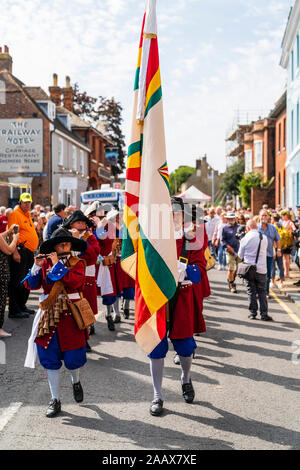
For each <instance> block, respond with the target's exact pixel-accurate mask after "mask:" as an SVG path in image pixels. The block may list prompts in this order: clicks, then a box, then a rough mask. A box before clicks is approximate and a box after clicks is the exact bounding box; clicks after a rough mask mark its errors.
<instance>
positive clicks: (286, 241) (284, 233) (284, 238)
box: [277, 227, 294, 250]
mask: <svg viewBox="0 0 300 470" xmlns="http://www.w3.org/2000/svg"><path fill="white" fill-rule="evenodd" d="M277 230H278V232H279V235H280V239H281V241H280V246H281V249H282V250H286V249H287V248H291V247H292V246H293V243H294V236H293V232H291V230H288V229H286V228H284V227H277Z"/></svg>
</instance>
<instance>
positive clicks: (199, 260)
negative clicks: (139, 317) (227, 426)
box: [148, 198, 208, 416]
mask: <svg viewBox="0 0 300 470" xmlns="http://www.w3.org/2000/svg"><path fill="white" fill-rule="evenodd" d="M172 210H173V218H174V227H175V238H176V246H177V255H178V274H179V285H178V288H177V291H176V294H175V296H174V297H173V299H171V301H170V302H169V305H168V310H169V315H170V318H169V322H168V324H167V329H168V330H169V331H168V336H169V338H170V340H171V342H172V343H173V346H174V349H175V351H176V353H177V354H178V356H179V359H180V366H181V386H182V394H183V398H184V400H185V402H186V403H192V402H193V400H194V397H195V392H194V388H193V384H192V380H191V373H190V371H191V365H192V358H193V353H194V350H195V349H196V347H197V345H196V342H195V340H194V337H193V335H194V333H199V332H203V331H205V322H204V318H203V314H202V308H203V291H202V289H201V287H200V285H201V282H202V278H203V277H205V275H206V261H205V260H204V259H203V246H201V245H199V241H197V237H196V232H195V227H194V224H192V221H193V220H194V219H195V217H194V215H193V214H192V212H189V211H188V210H187V208H186V207H185V204H184V203H183V200H182V199H180V198H172ZM184 216H185V217H184ZM184 218H185V220H184ZM187 218H188V220H186V219H187ZM185 222H188V227H186V226H185V224H184V223H185ZM198 222H199V221H198ZM202 245H203V243H202ZM195 292H196V295H195ZM206 293H208V292H206ZM167 352H168V338H167V335H166V336H165V338H164V339H163V340H162V341H161V343H160V344H159V345H158V346H157V347H156V348H155V349H154V350H153V351H152V353H151V354H149V356H148V357H149V358H150V371H151V376H152V382H153V389H154V400H153V401H152V404H151V406H150V414H151V415H153V416H160V415H161V414H162V412H163V396H162V379H163V368H164V358H165V357H166V354H167Z"/></svg>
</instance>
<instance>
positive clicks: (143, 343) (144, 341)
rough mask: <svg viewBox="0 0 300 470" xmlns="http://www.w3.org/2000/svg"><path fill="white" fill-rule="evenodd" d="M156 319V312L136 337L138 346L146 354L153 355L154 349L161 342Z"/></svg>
mask: <svg viewBox="0 0 300 470" xmlns="http://www.w3.org/2000/svg"><path fill="white" fill-rule="evenodd" d="M156 317H157V313H156V312H155V313H154V314H153V315H152V316H151V317H150V318H149V320H147V321H146V322H145V323H144V324H143V325H142V326H141V328H140V329H139V330H138V332H137V333H136V335H135V340H136V342H137V344H138V345H139V347H140V348H141V349H142V350H143V351H145V353H146V354H151V353H152V351H153V349H154V348H156V346H158V345H159V343H160V342H161V339H160V337H159V335H158V332H157V326H156V321H157V320H156Z"/></svg>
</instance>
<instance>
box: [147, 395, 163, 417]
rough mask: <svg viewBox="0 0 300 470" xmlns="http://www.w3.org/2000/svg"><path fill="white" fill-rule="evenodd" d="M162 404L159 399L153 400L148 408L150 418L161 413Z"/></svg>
mask: <svg viewBox="0 0 300 470" xmlns="http://www.w3.org/2000/svg"><path fill="white" fill-rule="evenodd" d="M163 404H164V402H163V401H162V400H161V399H160V398H155V399H154V400H153V402H152V404H151V406H150V414H151V415H152V416H160V415H161V414H162V412H163Z"/></svg>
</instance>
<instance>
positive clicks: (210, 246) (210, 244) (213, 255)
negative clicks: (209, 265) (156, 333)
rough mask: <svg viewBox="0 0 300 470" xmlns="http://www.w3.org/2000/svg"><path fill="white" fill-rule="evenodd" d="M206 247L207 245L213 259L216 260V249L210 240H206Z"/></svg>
mask: <svg viewBox="0 0 300 470" xmlns="http://www.w3.org/2000/svg"><path fill="white" fill-rule="evenodd" d="M208 247H209V249H210V252H211V255H212V257H213V258H214V260H215V261H218V259H217V255H216V249H215V247H214V246H213V245H212V243H211V240H210V241H209V242H208Z"/></svg>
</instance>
